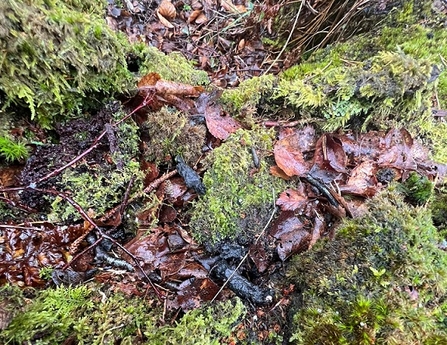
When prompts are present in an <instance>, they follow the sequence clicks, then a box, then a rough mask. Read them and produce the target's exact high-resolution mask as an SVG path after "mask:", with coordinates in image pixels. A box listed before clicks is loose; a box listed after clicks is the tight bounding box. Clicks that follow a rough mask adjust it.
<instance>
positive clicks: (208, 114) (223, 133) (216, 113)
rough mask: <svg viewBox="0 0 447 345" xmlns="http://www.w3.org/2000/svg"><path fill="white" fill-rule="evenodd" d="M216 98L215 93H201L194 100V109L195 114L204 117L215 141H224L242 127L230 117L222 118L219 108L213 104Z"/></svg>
mask: <svg viewBox="0 0 447 345" xmlns="http://www.w3.org/2000/svg"><path fill="white" fill-rule="evenodd" d="M217 97H218V94H217V93H210V94H208V93H202V94H201V95H200V97H199V98H198V99H197V100H196V108H197V112H198V113H199V114H201V115H203V116H204V117H205V121H206V126H207V127H208V130H209V131H210V133H211V134H212V135H213V136H214V137H215V138H217V139H221V140H225V139H227V138H228V136H229V135H230V134H231V133H234V132H236V131H237V130H238V129H240V128H242V127H241V125H240V124H239V122H237V121H236V120H235V119H233V118H232V117H231V116H228V115H227V116H223V114H222V108H221V106H220V105H218V104H215V103H214V100H215V98H217Z"/></svg>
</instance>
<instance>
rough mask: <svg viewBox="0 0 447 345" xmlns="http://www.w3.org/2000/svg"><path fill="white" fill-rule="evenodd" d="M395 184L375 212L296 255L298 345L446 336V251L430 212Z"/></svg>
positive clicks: (410, 341)
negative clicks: (407, 198) (300, 291)
mask: <svg viewBox="0 0 447 345" xmlns="http://www.w3.org/2000/svg"><path fill="white" fill-rule="evenodd" d="M403 199H404V197H403V196H402V195H400V194H399V193H398V192H397V191H396V190H395V188H394V187H393V186H391V187H390V189H389V190H388V191H385V192H383V193H381V194H380V195H379V196H377V197H375V198H374V199H373V200H372V201H371V202H369V204H368V205H369V212H368V213H367V214H366V215H365V216H363V217H361V218H359V219H355V220H345V221H344V222H343V223H342V224H341V226H340V228H339V230H338V234H337V236H336V238H335V240H333V241H326V242H321V243H320V244H318V245H317V246H316V247H314V248H313V249H312V250H311V251H309V252H306V253H303V254H301V255H299V256H296V257H295V258H294V260H293V262H292V263H291V264H290V268H289V278H290V279H291V280H292V281H293V282H295V283H297V284H299V285H300V286H301V287H302V289H303V299H302V300H303V305H302V306H301V309H300V310H298V311H297V312H296V314H295V316H294V318H293V320H294V325H295V331H294V333H293V336H292V340H293V341H295V343H298V344H315V343H319V344H345V343H348V344H375V343H384V344H414V343H425V344H427V343H433V344H434V343H436V341H440V340H441V339H446V337H447V332H446V329H445V322H447V318H446V316H445V310H446V308H447V301H446V299H445V294H446V292H447V279H446V278H447V254H446V253H445V252H443V251H442V250H441V249H439V248H438V243H439V242H440V240H441V239H440V237H439V234H438V231H437V229H436V228H435V227H434V226H433V223H432V218H431V214H430V212H429V211H427V210H425V209H420V208H417V207H412V206H409V205H408V204H406V203H405V202H404V201H403Z"/></svg>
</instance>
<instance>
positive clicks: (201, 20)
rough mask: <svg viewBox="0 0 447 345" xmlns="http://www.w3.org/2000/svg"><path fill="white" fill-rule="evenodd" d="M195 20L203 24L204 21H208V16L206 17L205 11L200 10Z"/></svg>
mask: <svg viewBox="0 0 447 345" xmlns="http://www.w3.org/2000/svg"><path fill="white" fill-rule="evenodd" d="M195 22H196V23H197V24H205V23H206V22H208V18H207V16H206V15H205V13H203V12H201V13H200V14H199V15H198V16H197V18H196V20H195Z"/></svg>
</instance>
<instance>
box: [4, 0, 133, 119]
mask: <svg viewBox="0 0 447 345" xmlns="http://www.w3.org/2000/svg"><path fill="white" fill-rule="evenodd" d="M95 3H96V2H95V1H89V2H87V3H85V4H83V5H82V7H81V8H78V7H76V6H75V5H76V4H77V5H79V3H77V2H76V3H74V2H68V3H66V2H63V1H56V0H55V1H43V0H34V1H32V2H27V1H14V0H6V1H2V3H1V5H0V27H1V29H0V47H1V50H2V56H1V59H0V89H1V90H2V91H3V92H4V93H5V94H6V97H7V98H6V105H9V104H10V103H15V104H19V105H24V106H25V107H27V108H29V110H30V112H31V118H37V120H38V121H39V123H40V124H41V125H42V126H44V127H50V126H51V125H52V123H53V121H54V118H55V117H56V116H57V115H62V114H71V115H75V114H79V113H81V111H82V110H83V109H85V108H88V107H89V106H93V105H95V106H97V105H98V104H95V103H96V100H95V98H96V97H97V96H98V97H99V98H101V97H100V95H110V94H112V93H114V92H117V91H122V90H124V89H126V88H128V87H129V86H130V84H129V83H130V82H131V81H132V76H131V74H130V72H129V71H128V70H127V68H126V46H127V41H126V39H125V38H124V37H123V36H120V35H117V34H115V33H114V32H112V31H111V30H110V29H109V28H108V27H107V25H106V23H105V21H104V19H103V17H102V16H103V14H102V13H101V11H99V10H98V5H95ZM86 8H88V9H90V10H92V9H95V11H92V12H91V13H86V12H82V9H86Z"/></svg>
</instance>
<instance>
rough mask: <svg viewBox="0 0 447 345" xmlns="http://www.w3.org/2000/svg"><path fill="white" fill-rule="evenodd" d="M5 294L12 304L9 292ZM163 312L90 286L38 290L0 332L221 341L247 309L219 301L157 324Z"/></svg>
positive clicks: (36, 338) (91, 340)
mask: <svg viewBox="0 0 447 345" xmlns="http://www.w3.org/2000/svg"><path fill="white" fill-rule="evenodd" d="M17 290H18V289H17ZM4 291H5V288H2V290H0V295H2V296H4ZM8 291H9V290H8ZM18 293H19V297H20V301H22V299H23V297H21V296H20V292H19V291H18ZM16 294H17V293H16ZM8 296H9V297H8V298H9V300H10V303H12V300H11V296H12V294H11V292H9V293H8ZM21 303H22V304H23V302H21ZM19 304H20V303H19ZM16 306H17V304H16ZM17 312H18V310H17ZM162 313H163V310H162V309H161V308H153V307H151V305H150V303H149V302H148V301H146V300H143V299H141V298H138V297H133V298H128V297H125V296H123V295H122V294H119V293H115V294H110V293H109V292H99V291H97V290H96V287H95V286H94V285H89V286H88V287H87V286H78V287H63V286H62V287H59V288H57V289H47V290H45V291H40V292H38V293H37V297H36V298H35V299H34V300H33V301H29V303H28V304H27V306H26V307H25V309H24V310H23V311H22V312H18V314H17V315H16V316H15V317H14V318H13V320H12V322H11V323H10V325H9V327H8V328H7V329H6V330H4V331H3V332H2V333H1V334H0V340H1V341H2V343H6V342H10V343H13V344H15V343H28V342H32V343H38V344H62V343H63V342H64V341H67V339H72V341H74V342H75V343H77V344H114V343H120V344H136V343H138V344H151V345H152V344H199V345H202V344H203V345H208V344H219V343H220V339H221V338H222V337H227V336H229V335H230V333H231V331H232V330H233V328H234V327H235V326H236V325H237V324H238V322H239V321H240V318H241V317H242V316H243V315H244V313H245V309H244V306H243V304H242V302H240V301H239V300H235V301H227V302H224V303H217V304H216V305H215V306H214V307H203V308H201V309H198V310H194V311H190V312H187V313H186V314H185V315H184V316H183V317H182V318H181V319H180V320H179V321H178V322H176V323H175V324H173V325H169V324H168V325H162V324H160V320H161V317H162ZM143 334H144V336H143Z"/></svg>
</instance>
